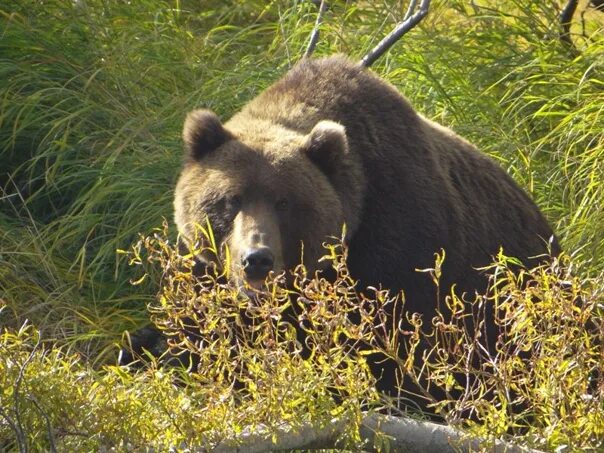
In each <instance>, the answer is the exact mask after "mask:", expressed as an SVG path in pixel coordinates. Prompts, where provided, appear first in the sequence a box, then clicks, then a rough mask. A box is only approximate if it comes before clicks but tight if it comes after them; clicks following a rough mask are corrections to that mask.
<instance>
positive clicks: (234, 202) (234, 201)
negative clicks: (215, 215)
mask: <svg viewBox="0 0 604 453" xmlns="http://www.w3.org/2000/svg"><path fill="white" fill-rule="evenodd" d="M226 207H227V209H228V210H229V211H231V212H239V210H240V209H241V197H240V196H239V195H233V196H232V197H227V199H226Z"/></svg>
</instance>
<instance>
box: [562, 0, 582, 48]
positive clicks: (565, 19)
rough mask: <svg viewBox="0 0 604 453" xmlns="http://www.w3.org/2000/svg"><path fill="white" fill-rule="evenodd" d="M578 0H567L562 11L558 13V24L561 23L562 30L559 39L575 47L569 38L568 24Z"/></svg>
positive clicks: (570, 21) (569, 24)
mask: <svg viewBox="0 0 604 453" xmlns="http://www.w3.org/2000/svg"><path fill="white" fill-rule="evenodd" d="M578 3H579V2H578V0H569V1H568V3H567V4H566V6H565V7H564V9H563V10H562V12H561V13H560V24H561V25H562V32H561V33H560V39H561V40H562V42H564V43H565V44H567V45H568V46H570V47H571V48H573V49H574V48H575V45H574V44H573V41H572V39H570V26H571V23H572V20H573V15H574V14H575V11H576V10H577V4H578Z"/></svg>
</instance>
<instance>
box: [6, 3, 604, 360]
mask: <svg viewBox="0 0 604 453" xmlns="http://www.w3.org/2000/svg"><path fill="white" fill-rule="evenodd" d="M559 3H560V2H559ZM405 6H406V2H403V1H378V2H350V1H346V2H333V5H332V6H331V8H330V9H329V11H328V12H327V14H326V17H325V19H324V25H323V28H322V35H321V39H320V42H319V45H318V48H317V51H316V54H317V55H329V54H332V53H334V52H342V53H345V54H347V55H350V56H351V57H353V58H356V59H360V58H361V57H362V56H363V55H364V53H366V52H367V51H368V50H369V49H370V48H371V47H372V46H373V45H375V44H376V43H377V42H378V41H379V39H380V38H381V37H382V36H383V35H384V34H385V33H387V31H389V30H390V28H391V27H392V25H393V24H394V23H395V22H397V21H398V20H400V18H401V17H402V15H403V14H404V12H405ZM559 6H560V5H559V4H558V5H557V4H556V2H542V1H540V0H528V1H527V0H509V1H507V2H503V3H502V2H496V1H491V0H485V1H481V2H473V3H472V4H469V3H468V2H465V1H462V0H459V1H458V0H451V1H436V2H433V4H432V8H431V11H430V14H429V16H428V17H427V18H426V19H425V20H424V21H423V22H422V23H421V24H420V26H419V27H418V28H416V29H414V30H413V31H412V32H411V33H409V34H408V35H406V36H405V37H404V39H403V41H402V42H399V43H398V44H397V45H396V46H395V47H394V48H393V49H392V50H391V51H390V52H389V53H388V54H387V55H385V56H384V57H382V58H381V59H380V60H378V62H377V63H376V65H375V67H374V70H375V71H376V72H377V73H378V74H380V75H381V76H383V77H384V78H385V79H387V80H389V81H391V82H392V83H393V84H394V85H396V86H397V87H398V88H399V89H400V90H401V92H403V93H405V94H406V96H407V97H408V98H409V99H410V100H411V101H412V103H413V104H414V105H415V106H416V108H417V109H418V110H419V111H421V112H422V113H423V114H425V115H426V116H428V117H430V118H433V119H435V120H437V121H439V122H441V123H443V124H445V125H447V126H450V127H452V128H453V129H455V130H456V131H458V132H459V133H461V134H462V135H464V136H466V137H467V138H469V139H470V140H471V141H473V142H475V143H476V144H478V145H479V146H480V148H481V149H482V150H483V151H484V152H485V153H487V154H489V155H491V156H492V157H494V158H495V159H497V160H498V161H499V162H500V163H501V165H502V166H503V167H504V168H506V170H508V172H509V173H510V174H512V176H513V177H514V178H515V179H516V181H518V183H519V184H520V185H522V186H523V187H524V188H525V189H526V190H527V191H529V192H530V193H531V195H532V196H533V197H534V199H535V200H536V201H537V203H538V204H539V206H540V207H541V208H542V209H543V211H544V212H545V213H546V215H547V217H548V219H549V220H550V222H551V223H552V224H553V225H554V226H555V229H556V231H557V233H558V235H559V236H560V239H561V242H562V244H563V247H564V248H565V250H567V251H568V252H570V253H572V254H573V255H574V256H575V259H576V260H578V261H580V262H581V263H582V266H581V268H582V269H584V273H585V274H586V276H597V275H599V274H600V273H601V272H602V271H603V270H604V259H602V256H604V133H603V131H604V115H602V110H603V106H604V90H603V88H604V86H603V85H604V83H603V82H602V80H603V75H602V74H603V72H604V71H603V69H604V68H603V66H604V58H603V55H604V52H603V50H604V41H603V38H602V36H604V35H603V34H602V28H603V24H604V14H603V13H599V12H597V11H595V10H589V11H587V12H586V14H585V15H584V18H585V21H584V23H583V24H582V23H581V22H580V16H579V14H577V17H576V20H577V24H576V25H575V26H573V29H572V30H573V36H572V39H573V40H574V42H575V46H576V50H575V51H573V50H571V49H569V48H568V47H567V46H565V45H564V44H563V43H562V42H561V41H560V40H559V38H558V32H559V29H558V22H557V14H558V7H559ZM583 6H584V5H583V3H582V6H581V7H580V10H581V9H582V8H583ZM315 13H316V8H315V7H314V5H313V4H312V3H311V2H308V1H301V0H293V1H285V0H277V1H272V2H263V1H259V0H252V1H242V0H228V1H224V0H220V1H218V0H206V1H203V2H194V1H190V0H174V1H168V0H160V1H149V0H141V1H136V2H119V1H101V0H78V1H72V0H50V1H46V2H44V3H40V2H37V1H33V0H15V1H9V2H6V1H4V2H0V304H2V305H4V306H5V308H4V310H2V311H0V326H2V327H11V328H14V327H17V326H20V325H21V324H22V323H23V322H24V321H25V320H26V319H27V320H29V322H30V323H32V324H33V325H34V326H36V327H37V328H39V329H41V331H42V335H43V337H44V338H47V339H52V340H53V341H55V342H57V343H58V344H61V345H66V346H69V347H72V348H74V350H76V351H78V352H79V353H81V354H84V356H86V357H87V358H88V359H89V360H91V361H92V362H93V363H94V364H96V365H99V364H102V363H107V362H109V363H110V362H112V361H113V360H115V352H116V349H115V347H114V346H113V345H114V343H115V342H117V341H119V338H120V336H121V332H122V331H123V330H124V329H131V328H134V327H136V326H137V325H141V324H144V323H145V322H146V320H147V319H148V315H147V313H146V310H145V307H146V304H147V303H148V302H150V301H151V300H152V298H153V295H154V294H155V292H156V290H157V282H154V281H152V280H151V279H149V280H147V281H146V282H145V283H144V284H143V285H141V286H138V287H135V288H133V287H132V286H131V285H130V282H129V281H130V278H131V277H132V271H131V269H129V268H128V266H126V265H125V263H124V262H123V261H122V260H121V258H120V257H119V256H118V255H117V254H116V250H117V249H124V248H127V247H128V246H129V244H130V243H132V242H133V241H134V240H135V239H136V238H137V234H138V233H139V232H148V231H149V230H150V229H151V228H152V227H155V226H158V225H159V224H161V222H162V219H163V218H168V219H169V218H170V217H171V212H172V207H171V202H172V188H173V186H174V182H175V178H176V176H177V174H178V171H179V167H180V158H181V151H180V148H181V142H180V130H181V126H182V122H183V119H184V116H185V114H186V112H187V111H188V110H190V109H193V108H195V107H199V106H204V107H207V108H211V109H213V110H215V111H216V112H217V113H218V114H219V115H221V116H222V117H224V118H228V117H229V116H230V115H231V114H232V113H234V112H235V111H237V109H238V108H240V107H241V106H242V105H243V104H245V102H246V101H247V100H249V99H250V98H252V97H253V96H254V95H255V94H257V93H258V92H260V91H261V90H262V89H263V88H264V87H266V86H268V85H269V84H270V83H271V82H272V81H274V80H276V79H277V78H278V77H279V76H280V74H282V73H283V72H284V71H285V70H286V69H287V68H288V67H290V66H291V65H293V64H294V63H295V62H296V61H297V60H298V59H299V58H300V56H301V55H302V53H303V51H304V48H305V45H306V40H307V38H308V36H309V33H310V30H311V29H312V26H313V24H314V19H315Z"/></svg>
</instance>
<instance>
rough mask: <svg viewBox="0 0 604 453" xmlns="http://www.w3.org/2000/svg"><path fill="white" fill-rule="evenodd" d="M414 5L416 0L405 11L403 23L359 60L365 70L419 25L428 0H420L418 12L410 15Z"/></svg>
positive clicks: (427, 6)
mask: <svg viewBox="0 0 604 453" xmlns="http://www.w3.org/2000/svg"><path fill="white" fill-rule="evenodd" d="M416 3H417V1H416V0H412V1H411V3H410V5H409V8H408V9H407V13H406V14H405V19H403V21H402V22H401V23H400V24H398V25H397V26H396V28H395V29H394V30H392V31H391V32H390V33H389V34H388V36H386V37H385V38H384V39H382V40H381V41H380V43H379V44H378V45H377V46H375V47H374V48H373V49H372V50H371V51H370V52H369V53H368V54H367V55H365V56H364V57H363V59H362V60H361V66H365V67H366V68H368V67H369V66H371V65H372V64H373V63H374V62H375V60H377V59H378V58H379V57H381V56H382V55H383V54H384V53H385V52H386V51H387V50H388V49H389V48H390V47H392V45H393V44H394V43H395V42H397V41H398V40H399V39H401V37H402V36H403V35H404V34H405V33H407V32H408V31H409V30H411V29H412V28H413V27H415V26H416V25H417V24H419V23H420V22H421V20H422V19H423V18H424V17H425V16H426V14H428V9H429V8H430V0H422V1H421V3H420V5H419V9H418V11H417V12H415V13H414V14H411V12H412V8H413V9H414V7H415V5H416Z"/></svg>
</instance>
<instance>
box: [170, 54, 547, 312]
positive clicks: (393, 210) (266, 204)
mask: <svg viewBox="0 0 604 453" xmlns="http://www.w3.org/2000/svg"><path fill="white" fill-rule="evenodd" d="M184 140H185V144H186V147H187V150H188V158H187V159H186V163H185V165H184V169H183V171H182V174H181V177H180V180H179V182H178V185H177V188H176V198H175V218H176V223H177V225H178V228H179V230H180V232H181V233H183V234H184V235H185V236H190V235H191V225H192V224H193V223H194V222H199V223H203V222H204V216H205V215H206V214H207V215H208V216H209V218H210V220H211V222H212V224H213V226H214V229H215V232H216V235H217V237H218V238H219V240H220V241H222V242H224V243H226V244H227V245H229V247H230V249H231V251H232V252H233V254H232V256H233V262H234V265H235V266H236V267H237V266H240V264H239V263H240V262H241V255H242V254H243V253H244V252H245V250H247V249H249V248H250V247H254V246H255V245H254V244H256V245H258V244H260V243H261V244H262V245H263V246H266V247H269V248H271V249H272V251H273V253H274V254H275V269H277V270H280V269H288V268H291V267H293V266H294V265H295V264H297V263H298V262H299V258H300V254H301V243H302V242H303V243H304V259H305V263H306V265H307V266H309V267H311V268H314V267H316V265H317V259H318V258H319V257H320V256H321V255H322V254H323V249H322V247H321V244H322V243H323V241H325V240H327V239H328V238H329V237H330V236H335V237H339V236H340V234H341V231H342V230H341V229H342V225H343V224H344V223H345V224H346V225H347V238H348V241H347V242H348V244H349V258H348V264H349V268H350V271H351V274H352V276H353V277H355V278H357V279H359V280H360V282H361V285H362V286H366V285H379V284H382V285H383V286H384V287H387V288H390V289H392V290H394V291H397V290H400V289H402V290H404V291H405V293H406V299H407V309H408V310H411V311H416V312H419V313H422V314H423V315H424V316H425V317H426V318H427V319H431V317H432V315H433V314H434V310H435V306H436V300H435V288H434V286H433V284H432V282H431V281H430V279H429V278H428V277H427V276H426V275H425V274H421V273H418V272H416V269H418V268H426V267H431V266H433V264H434V253H435V252H438V251H439V250H440V249H445V251H446V261H445V266H444V269H443V278H444V280H443V286H444V287H445V288H444V289H445V290H446V287H448V286H450V285H451V284H452V283H454V282H455V283H457V284H458V288H460V290H461V291H473V290H481V289H482V288H483V287H484V285H485V280H484V277H482V276H481V275H480V274H479V273H478V272H476V271H475V270H474V268H476V267H479V266H483V265H486V264H488V263H489V262H490V261H491V257H492V256H493V255H495V254H496V253H497V252H498V250H499V248H500V247H503V249H504V251H505V253H506V254H508V255H511V256H515V257H517V258H520V259H521V260H523V261H524V262H527V263H529V264H530V263H532V262H533V260H532V259H531V257H535V256H537V255H541V254H544V253H546V252H547V251H548V240H549V239H550V238H551V237H553V232H552V230H551V229H550V227H549V226H548V224H547V222H546V220H545V219H544V217H543V216H542V214H541V213H540V212H539V209H538V208H537V207H536V206H535V204H534V203H533V202H532V201H531V200H530V198H529V197H528V196H527V195H526V194H525V193H524V192H523V190H522V189H520V188H519V187H518V185H517V184H516V183H515V182H514V181H513V180H512V179H511V178H510V177H509V176H508V175H507V174H506V173H505V172H504V171H503V170H502V169H501V168H499V166H498V165H497V164H495V163H494V162H493V161H492V160H491V159H490V158H488V157H486V156H484V155H483V154H481V153H480V152H478V151H477V150H476V149H475V147H474V146H472V145H471V144H470V143H468V142H467V141H465V140H464V139H462V138H460V137H459V136H457V135H456V134H455V133H454V132H452V131H451V130H449V129H447V128H444V127H442V126H439V125H438V124H435V123H433V122H432V121H429V120H427V119H425V118H424V117H423V116H421V115H420V114H418V113H417V112H415V110H414V109H413V108H412V107H411V106H410V104H409V103H408V102H407V101H406V99H404V98H403V97H402V96H401V95H400V94H399V93H398V91H397V90H396V89H395V88H394V87H393V86H391V85H390V84H388V83H387V82H384V81H383V80H381V79H379V78H378V77H376V76H375V75H373V74H372V73H371V72H369V71H368V70H366V69H363V68H361V67H360V66H358V65H356V64H354V63H351V62H350V61H349V60H347V59H346V58H344V57H341V56H336V57H330V58H325V59H320V60H304V61H302V62H301V63H300V64H298V65H297V66H296V67H294V68H293V69H292V70H291V71H289V72H288V73H287V74H286V75H285V76H284V77H283V78H282V79H281V80H279V81H278V82H276V83H275V84H274V85H272V86H271V87H269V88H268V89H267V90H266V91H265V92H264V93H262V94H260V95H259V96H258V97H257V98H255V99H253V100H252V101H251V102H249V103H248V104H247V105H246V106H245V107H244V108H243V109H242V110H241V111H240V112H239V113H237V114H236V115H235V116H233V117H232V118H231V119H230V120H229V121H228V122H227V123H225V124H224V127H223V126H222V125H221V124H220V123H219V122H218V119H217V118H216V117H215V116H213V114H211V113H210V112H207V111H197V112H193V113H192V114H190V116H189V117H188V119H187V122H186V124H185V130H184ZM235 195H236V196H238V197H241V198H240V200H237V203H236V204H237V206H236V207H235V208H232V207H231V208H229V202H228V200H227V201H225V200H224V197H225V196H227V197H228V196H231V197H233V196H235ZM283 200H285V201H286V202H287V207H286V208H285V209H277V206H279V207H280V208H283V204H280V203H281V202H283ZM230 209H231V210H230ZM259 235H260V236H259ZM254 238H255V239H254ZM254 241H256V242H254ZM558 251H559V247H558V244H557V242H556V241H555V238H554V239H553V243H552V244H551V252H552V253H554V254H556V253H558ZM234 270H235V271H237V269H234ZM236 274H237V272H236ZM238 275H240V269H239V274H238Z"/></svg>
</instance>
